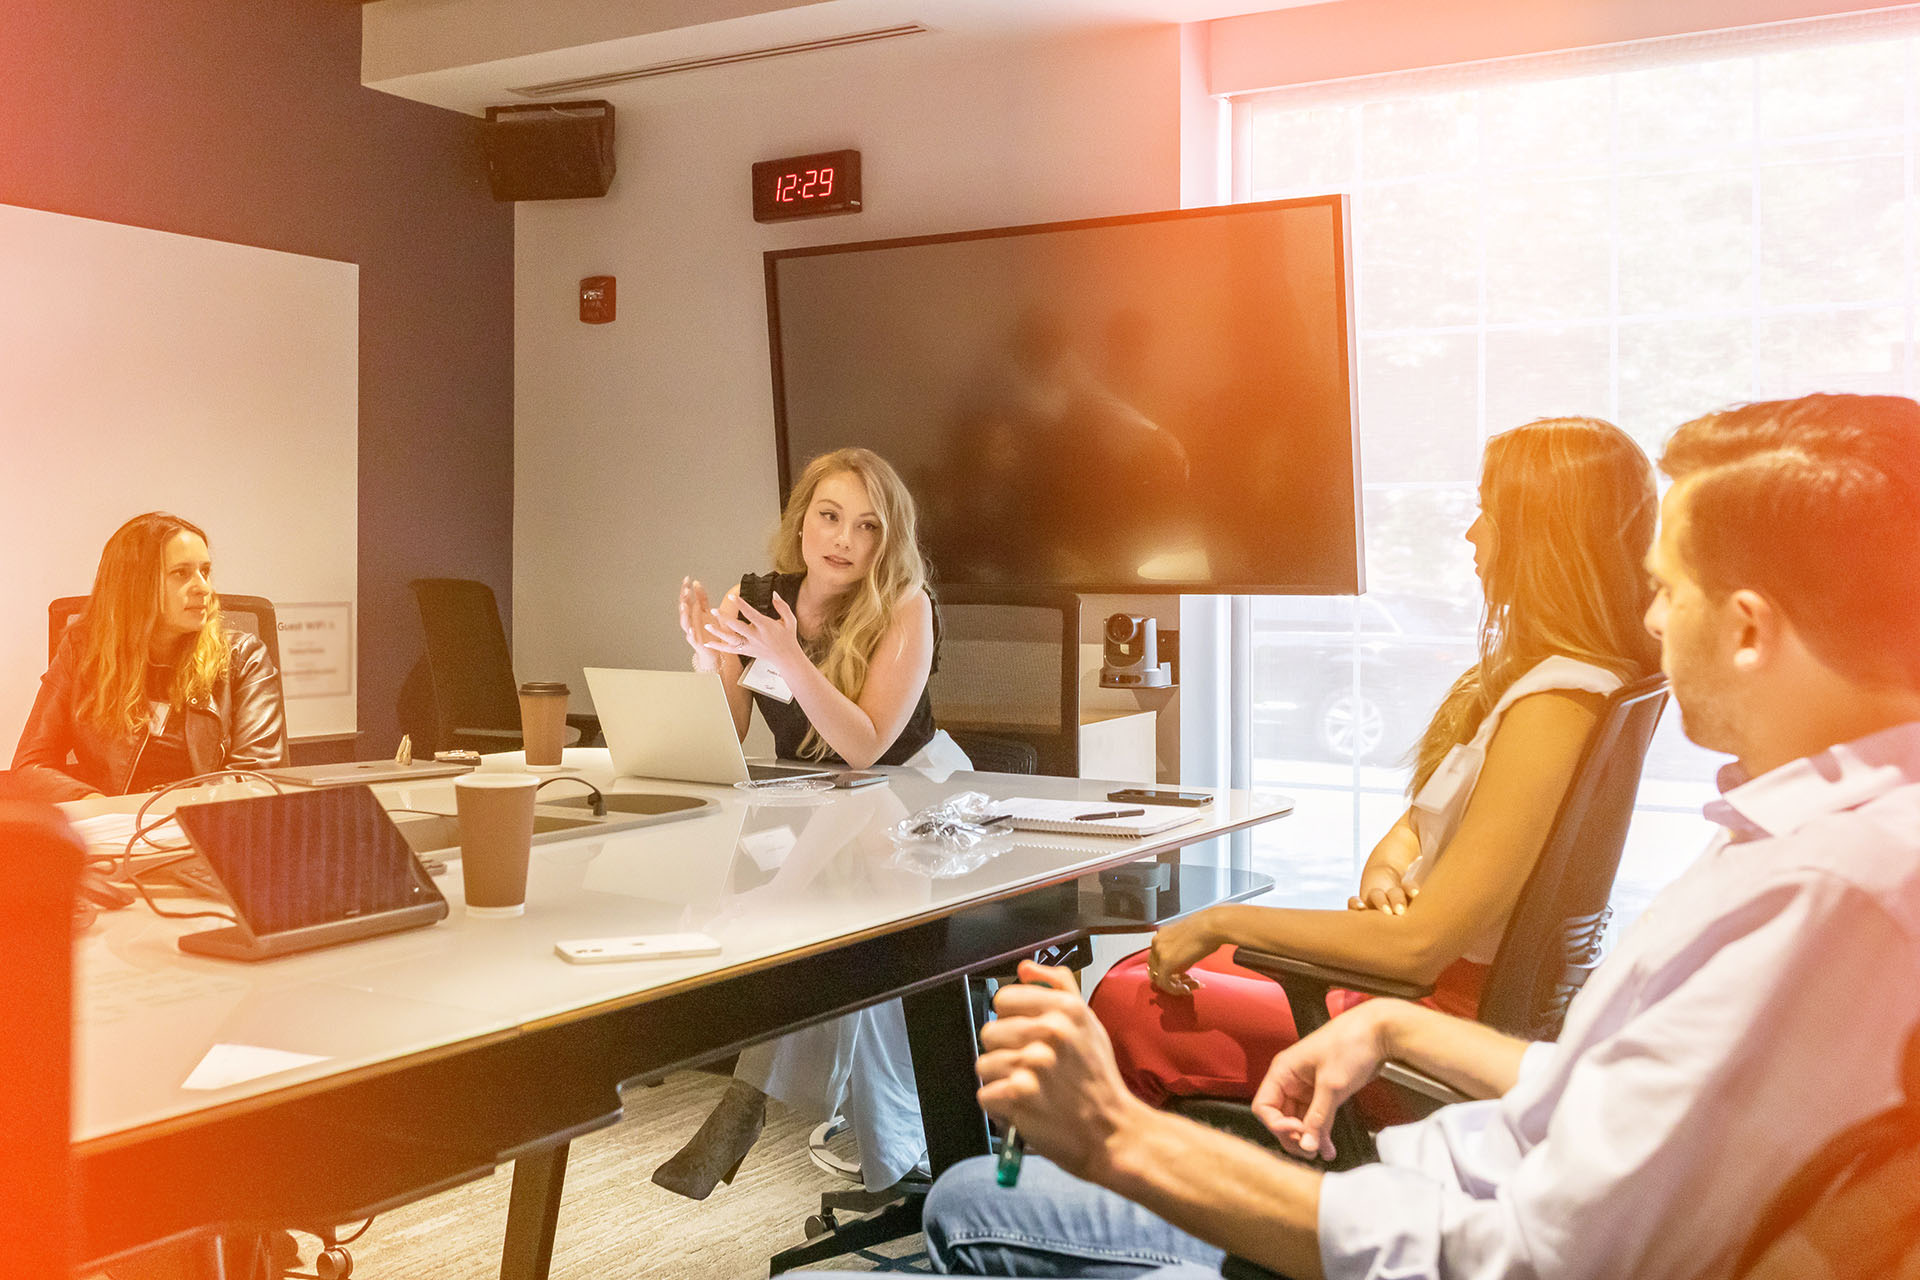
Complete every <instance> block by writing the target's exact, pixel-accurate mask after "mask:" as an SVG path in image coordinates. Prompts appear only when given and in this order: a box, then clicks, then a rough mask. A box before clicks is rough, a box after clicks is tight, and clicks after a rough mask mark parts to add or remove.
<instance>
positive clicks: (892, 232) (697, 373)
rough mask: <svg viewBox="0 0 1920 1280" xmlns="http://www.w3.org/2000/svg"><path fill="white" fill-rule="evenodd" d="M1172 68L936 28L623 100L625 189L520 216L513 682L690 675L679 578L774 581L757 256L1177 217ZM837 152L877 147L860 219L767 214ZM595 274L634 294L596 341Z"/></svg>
mask: <svg viewBox="0 0 1920 1280" xmlns="http://www.w3.org/2000/svg"><path fill="white" fill-rule="evenodd" d="M1180 71H1181V50H1180V30H1179V28H1177V27H1173V26H1164V27H1157V28H1152V29H1142V30H1137V31H1129V32H1118V33H1107V34H1102V35H1096V36H1085V37H1079V38H1075V39H1073V40H1067V41H1050V42H1046V43H1029V44H1025V45H1021V46H1011V47H1010V46H990V45H982V44H978V43H971V44H970V43H966V42H962V41H960V40H958V39H956V38H953V37H948V36H942V35H938V34H936V35H933V36H926V37H920V38H918V39H915V40H910V41H899V42H896V43H895V44H893V45H874V46H867V47H866V48H865V49H853V50H842V51H836V52H835V53H832V54H817V55H809V57H807V58H804V59H792V60H789V64H788V65H787V66H786V67H783V68H775V69H770V70H767V71H764V72H761V73H758V74H756V75H754V76H752V77H750V78H749V77H741V76H727V77H724V78H722V77H716V78H715V79H713V80H711V81H708V82H706V83H707V84H710V85H711V86H712V88H711V89H710V90H709V89H706V88H703V87H701V86H698V85H696V86H695V87H693V88H691V89H688V88H685V87H682V86H676V85H673V84H671V83H669V82H668V81H661V82H657V84H656V86H652V87H649V86H638V87H627V88H624V89H622V90H615V91H614V93H615V94H616V95H617V94H620V93H625V94H626V95H627V96H625V97H621V96H615V97H614V98H613V101H614V102H615V105H616V107H617V108H618V110H619V130H618V139H617V145H618V164H619V176H618V177H617V178H616V179H615V182H614V186H613V189H612V191H611V192H609V194H608V195H607V196H606V197H604V198H603V199H600V200H578V201H556V202H552V203H549V204H522V205H521V206H520V207H519V210H518V215H517V216H518V221H517V224H516V231H515V235H516V244H515V298H516V303H515V306H516V329H515V435H516V443H515V511H514V655H515V666H516V667H517V668H518V669H519V674H520V676H521V678H523V679H544V678H556V679H565V680H567V681H569V682H570V683H572V685H573V687H574V689H575V692H576V701H578V700H579V697H580V695H583V694H584V680H583V679H581V678H580V676H579V671H580V668H581V667H583V666H593V665H610V666H657V667H679V666H681V665H683V664H684V663H685V661H686V650H685V644H684V642H683V641H682V639H681V637H680V634H679V631H678V628H677V626H676V624H675V620H674V601H675V597H676V594H677V591H678V588H679V583H680V579H681V576H682V575H683V574H695V575H697V576H699V577H701V578H703V579H705V580H706V581H707V582H708V583H709V584H710V585H712V586H714V587H716V588H719V587H724V586H725V585H726V584H728V583H730V582H732V581H733V580H735V579H736V578H737V577H738V576H739V574H740V573H741V572H742V571H743V570H749V569H760V568H764V567H765V565H766V559H767V557H766V552H765V544H766V540H767V535H768V534H769V533H770V532H771V531H772V527H773V522H774V519H775V517H776V515H777V511H776V500H777V487H776V486H777V482H776V472H775V460H774V439H773V407H772V384H771V377H770V374H769V370H768V364H767V329H766V297H765V285H764V277H763V274H762V261H761V254H762V252H763V251H764V250H767V249H776V248H788V247H793V246H798V245H807V244H824V243H836V242H844V241H853V240H868V239H878V238H883V237H889V236H899V235H912V234H921V233H930V232H943V231H957V230H966V229H971V228H978V227H991V226H1001V225H1010V224H1018V223H1026V222H1041V221H1050V220H1054V219H1063V218H1076V217H1093V216H1100V215H1107V214H1122V213H1134V212H1141V211H1145V210H1151V209H1167V208H1174V207H1177V206H1178V205H1179V204H1180V202H1181V164H1180V130H1181V81H1180ZM694 79H695V77H688V80H689V81H691V80H694ZM669 94H674V95H678V96H668V95H669ZM840 147H855V148H858V149H859V150H860V152H861V162H862V169H863V178H864V184H865V192H864V194H865V205H866V211H865V212H863V213H860V214H857V215H853V216H849V217H840V218H824V219H818V220H813V221H807V222H800V223H790V224H784V225H771V226H762V225H760V224H757V223H755V222H754V221H753V220H752V214H751V210H750V208H749V203H748V173H749V168H750V166H751V165H752V163H753V162H754V161H756V160H765V159H771V158H774V157H777V156H784V155H794V154H801V153H805V152H810V151H823V150H830V149H835V148H840ZM599 274H609V275H614V276H616V277H618V279H619V286H618V295H619V312H620V315H619V319H618V320H616V321H615V322H614V323H612V324H609V325H584V324H581V323H580V321H579V319H578V306H577V286H578V281H579V279H580V278H581V277H583V276H588V275H599Z"/></svg>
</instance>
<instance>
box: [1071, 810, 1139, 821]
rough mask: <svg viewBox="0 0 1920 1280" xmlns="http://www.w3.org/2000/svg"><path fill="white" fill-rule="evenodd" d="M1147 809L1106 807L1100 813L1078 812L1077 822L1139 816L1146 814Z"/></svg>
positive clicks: (1075, 819) (1074, 816)
mask: <svg viewBox="0 0 1920 1280" xmlns="http://www.w3.org/2000/svg"><path fill="white" fill-rule="evenodd" d="M1146 812H1147V811H1146V810H1145V809H1106V810H1103V811H1101V812H1099V813H1076V814H1074V815H1073V820H1074V821H1075V822H1103V821H1105V820H1106V819H1108V818H1139V817H1144V816H1145V815H1146Z"/></svg>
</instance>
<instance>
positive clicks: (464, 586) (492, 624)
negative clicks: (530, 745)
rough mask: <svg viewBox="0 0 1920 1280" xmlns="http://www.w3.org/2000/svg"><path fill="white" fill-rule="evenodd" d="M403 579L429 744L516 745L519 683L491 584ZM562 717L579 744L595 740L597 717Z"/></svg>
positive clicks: (470, 748) (456, 746)
mask: <svg viewBox="0 0 1920 1280" xmlns="http://www.w3.org/2000/svg"><path fill="white" fill-rule="evenodd" d="M408 585H409V586H411V587H412V589H413V598H414V600H415V601H416V602H417V603H418V604H419V606H420V625H421V627H422V629H423V630H424V631H425V632H426V640H427V672H428V676H429V680H430V683H431V684H432V687H433V723H434V741H433V749H434V750H436V751H449V750H454V749H464V750H468V751H515V750H518V749H519V747H520V686H519V683H518V682H517V681H515V679H514V677H513V656H512V654H511V653H510V652H509V651H508V649H507V633H506V630H505V629H504V628H503V627H502V626H501V625H500V606H499V603H498V602H497V601H496V600H495V599H494V595H493V588H492V587H489V586H488V585H487V584H486V583H484V582H474V581H471V580H469V579H466V578H416V579H415V580H414V581H413V582H411V583H410V584H408ZM567 723H568V724H569V725H570V726H572V727H573V728H574V729H576V730H578V731H579V733H580V739H579V740H580V742H582V743H583V744H591V743H593V742H596V741H597V740H598V738H599V734H600V719H599V717H598V716H594V715H587V714H582V713H578V712H576V713H572V714H569V715H568V716H567Z"/></svg>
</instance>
